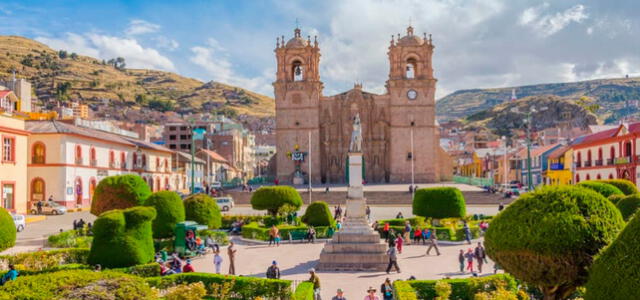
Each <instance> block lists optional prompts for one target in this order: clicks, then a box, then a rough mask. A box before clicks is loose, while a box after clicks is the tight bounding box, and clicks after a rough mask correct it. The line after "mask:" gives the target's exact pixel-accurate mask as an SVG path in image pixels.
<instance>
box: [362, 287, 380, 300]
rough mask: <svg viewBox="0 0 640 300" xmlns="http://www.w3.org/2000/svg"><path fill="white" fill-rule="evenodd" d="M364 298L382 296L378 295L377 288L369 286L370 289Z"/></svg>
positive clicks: (375, 299)
mask: <svg viewBox="0 0 640 300" xmlns="http://www.w3.org/2000/svg"><path fill="white" fill-rule="evenodd" d="M364 300H380V298H378V296H376V289H374V288H373V287H369V289H368V290H367V295H366V296H364Z"/></svg>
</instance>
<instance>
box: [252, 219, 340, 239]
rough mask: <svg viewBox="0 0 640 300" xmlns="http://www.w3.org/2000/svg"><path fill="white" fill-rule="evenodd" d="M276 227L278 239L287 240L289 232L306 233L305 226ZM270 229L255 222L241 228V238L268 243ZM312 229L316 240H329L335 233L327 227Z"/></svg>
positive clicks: (284, 225)
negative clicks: (314, 231)
mask: <svg viewBox="0 0 640 300" xmlns="http://www.w3.org/2000/svg"><path fill="white" fill-rule="evenodd" d="M276 227H278V230H279V231H280V237H282V239H283V240H287V239H289V233H290V232H293V231H298V232H300V231H304V232H306V231H307V230H308V227H307V226H305V225H299V226H295V225H286V224H281V225H278V226H276ZM270 228H271V227H265V226H261V225H260V224H258V223H255V222H253V223H249V224H247V225H244V226H242V237H243V238H247V239H254V240H262V241H268V240H269V229H270ZM314 229H315V230H316V238H330V237H331V236H332V235H333V232H334V231H335V230H333V228H332V227H329V226H315V227H314Z"/></svg>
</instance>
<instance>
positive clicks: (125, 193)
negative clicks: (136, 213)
mask: <svg viewBox="0 0 640 300" xmlns="http://www.w3.org/2000/svg"><path fill="white" fill-rule="evenodd" d="M149 195H151V190H150V189H149V186H148V185H147V183H146V182H145V181H144V180H143V179H142V178H141V177H140V176H138V175H133V174H127V175H116V176H109V177H107V178H105V179H102V180H100V183H98V186H97V187H96V190H95V192H94V194H93V199H92V201H91V213H92V214H93V215H95V216H99V215H100V214H102V213H103V212H105V211H108V210H112V209H125V208H129V207H133V206H139V205H143V204H144V201H145V200H146V199H147V197H149Z"/></svg>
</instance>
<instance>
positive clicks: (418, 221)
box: [377, 216, 427, 228]
mask: <svg viewBox="0 0 640 300" xmlns="http://www.w3.org/2000/svg"><path fill="white" fill-rule="evenodd" d="M406 221H409V224H411V227H416V226H420V227H422V228H424V226H425V225H427V224H426V223H425V219H424V217H420V216H416V217H411V218H405V219H386V220H384V219H383V220H377V222H378V226H384V224H385V223H389V225H391V226H402V227H404V224H405V222H406Z"/></svg>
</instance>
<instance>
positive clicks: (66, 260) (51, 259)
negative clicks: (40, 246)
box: [0, 248, 89, 271]
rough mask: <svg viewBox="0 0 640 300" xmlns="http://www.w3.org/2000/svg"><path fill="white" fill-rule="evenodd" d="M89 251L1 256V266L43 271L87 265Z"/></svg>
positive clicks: (62, 250)
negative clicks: (74, 265) (10, 265)
mask: <svg viewBox="0 0 640 300" xmlns="http://www.w3.org/2000/svg"><path fill="white" fill-rule="evenodd" d="M88 257H89V249H86V248H66V249H56V250H48V251H36V252H24V253H18V254H13V255H3V256H0V264H6V265H9V264H12V265H15V267H16V268H17V269H20V270H30V271H42V270H47V269H51V268H54V267H58V266H60V265H66V264H85V265H86V264H87V258H88Z"/></svg>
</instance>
